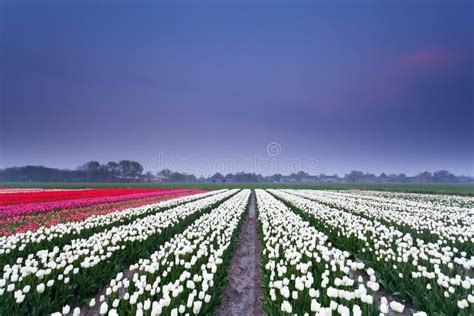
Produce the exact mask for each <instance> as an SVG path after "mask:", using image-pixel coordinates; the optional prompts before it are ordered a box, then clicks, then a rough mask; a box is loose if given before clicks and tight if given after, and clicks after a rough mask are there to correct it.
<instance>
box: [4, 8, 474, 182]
mask: <svg viewBox="0 0 474 316" xmlns="http://www.w3.org/2000/svg"><path fill="white" fill-rule="evenodd" d="M133 3H134V4H132V2H125V1H120V2H118V1H114V2H112V1H102V2H97V3H96V2H84V1H60V2H53V1H34V2H24V1H11V2H5V1H2V2H1V3H0V14H1V15H0V80H1V81H0V168H2V167H8V166H14V165H26V164H34V165H37V164H42V165H46V166H51V167H61V168H75V167H77V166H78V165H80V164H82V163H84V162H86V161H88V160H92V159H94V160H98V161H100V162H102V163H106V162H107V161H109V160H121V159H133V160H137V161H139V162H141V163H142V164H143V165H144V166H145V169H147V170H153V171H156V170H157V169H161V168H162V167H170V168H172V169H176V170H181V171H188V172H195V173H197V174H209V173H212V172H214V171H221V172H235V171H239V170H240V169H244V170H245V171H257V172H261V173H264V174H266V173H273V172H283V173H287V172H285V171H288V170H286V169H285V168H283V167H282V166H284V165H285V163H286V162H288V161H290V162H291V163H293V164H296V165H294V166H293V167H292V170H289V171H295V170H293V169H294V168H297V167H301V169H306V171H309V172H311V173H320V172H324V173H338V174H341V175H342V174H344V173H346V172H349V171H350V170H353V169H358V170H362V171H369V172H374V173H380V172H382V171H384V172H388V173H391V172H397V173H399V172H405V173H407V174H414V173H416V172H419V171H423V170H430V171H435V170H439V169H448V170H450V171H452V172H454V173H456V174H470V175H473V174H474V123H473V122H474V57H473V56H474V31H473V30H474V22H473V21H474V13H473V12H474V8H473V3H474V2H472V1H465V2H461V1H415V2H411V4H410V3H408V2H402V1H381V2H378V1H367V2H358V3H357V4H355V3H354V2H349V1H347V2H342V1H336V2H331V1H321V2H316V1H315V2H299V3H297V4H295V3H293V2H290V1H288V2H284V1H277V2H272V1H260V2H250V1H245V2H230V3H227V4H225V5H223V4H217V2H214V3H213V2H206V3H205V4H199V5H198V4H196V3H195V2H188V3H187V2H183V1H180V2H178V4H174V5H172V4H170V3H171V2H168V3H166V2H160V3H158V2H151V1H149V2H139V3H138V4H137V2H133ZM270 142H278V143H279V144H280V146H281V153H280V154H279V155H277V156H269V155H268V154H267V152H266V149H267V145H268V144H269V143H270ZM256 156H257V157H258V159H266V160H265V161H263V164H264V165H265V167H264V168H263V169H262V167H261V166H260V167H258V168H256V166H255V165H256V164H255V163H254V162H255V157H256ZM249 159H251V160H252V161H253V162H252V163H248V162H247V160H249ZM308 162H309V164H308ZM282 169H285V170H282Z"/></svg>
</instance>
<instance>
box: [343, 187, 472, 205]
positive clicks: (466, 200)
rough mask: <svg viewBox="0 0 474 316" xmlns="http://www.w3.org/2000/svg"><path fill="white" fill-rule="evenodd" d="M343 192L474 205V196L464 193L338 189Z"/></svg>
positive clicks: (386, 197)
mask: <svg viewBox="0 0 474 316" xmlns="http://www.w3.org/2000/svg"><path fill="white" fill-rule="evenodd" d="M338 193H343V194H357V196H359V197H365V198H369V199H380V198H384V199H386V200H389V201H390V200H391V199H403V200H405V201H407V202H420V203H422V204H426V203H431V204H433V205H434V206H448V207H452V206H457V207H465V208H471V209H472V208H473V207H474V197H472V196H462V195H435V194H420V193H401V192H386V191H338Z"/></svg>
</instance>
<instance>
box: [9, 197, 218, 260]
mask: <svg viewBox="0 0 474 316" xmlns="http://www.w3.org/2000/svg"><path fill="white" fill-rule="evenodd" d="M223 192H224V191H211V192H206V193H202V194H197V195H188V196H184V197H182V198H178V199H173V200H167V201H163V202H159V203H156V204H151V205H145V206H142V207H137V208H128V209H125V210H123V211H120V212H114V213H109V214H106V215H102V216H91V217H88V218H87V219H85V220H84V221H78V222H66V223H62V224H58V225H55V226H52V227H47V226H45V227H42V228H40V229H38V230H37V231H35V232H27V233H19V234H15V235H11V236H3V237H0V269H1V268H3V267H4V266H5V265H6V264H9V263H10V264H11V263H14V262H15V261H16V260H17V258H19V257H22V256H25V255H27V254H30V253H34V252H36V251H39V250H45V249H46V250H51V249H52V248H53V247H62V246H64V245H66V244H68V243H69V242H71V241H72V240H73V239H77V238H82V239H84V238H88V237H90V236H92V235H94V234H96V233H99V232H102V231H105V230H107V229H110V228H112V227H118V226H121V225H125V224H129V223H132V222H134V221H136V220H139V219H142V218H144V217H147V216H149V215H152V214H156V213H158V212H162V211H164V210H166V209H169V208H172V207H176V206H178V205H181V204H184V203H187V202H190V201H195V200H198V199H201V198H205V197H209V196H217V194H220V193H223ZM224 194H227V193H224Z"/></svg>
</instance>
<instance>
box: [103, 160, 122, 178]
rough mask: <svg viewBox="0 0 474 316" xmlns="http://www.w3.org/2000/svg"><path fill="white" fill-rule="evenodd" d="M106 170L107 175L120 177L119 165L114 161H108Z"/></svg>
mask: <svg viewBox="0 0 474 316" xmlns="http://www.w3.org/2000/svg"><path fill="white" fill-rule="evenodd" d="M106 168H107V172H108V173H109V175H112V176H118V175H120V165H119V164H118V163H116V162H115V161H109V162H108V163H107V166H106Z"/></svg>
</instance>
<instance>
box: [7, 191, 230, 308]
mask: <svg viewBox="0 0 474 316" xmlns="http://www.w3.org/2000/svg"><path fill="white" fill-rule="evenodd" d="M237 191H238V190H228V191H224V192H221V193H218V194H213V195H210V196H208V197H205V198H202V199H198V200H196V201H192V202H190V203H186V204H182V205H178V206H177V207H174V208H170V209H166V210H164V211H162V212H158V213H153V214H152V215H149V216H146V217H144V218H142V219H139V220H137V221H134V222H132V223H129V224H126V225H121V226H120V225H119V226H113V227H112V228H110V229H107V230H105V231H101V232H99V233H96V234H94V235H92V236H90V237H88V238H79V239H73V240H72V241H71V242H70V243H68V244H66V245H65V246H63V247H62V248H59V247H54V248H53V249H45V250H41V251H38V252H36V253H30V254H28V255H27V256H26V258H18V259H17V261H16V263H15V264H13V265H5V266H4V268H3V271H2V274H1V276H0V305H3V307H0V308H4V309H5V311H9V310H15V309H17V308H20V309H21V307H22V306H21V305H22V304H24V301H25V300H26V301H27V302H28V304H27V305H28V306H29V307H31V306H33V305H34V302H33V301H36V300H37V301H38V302H41V303H42V304H45V305H49V306H42V310H43V309H45V310H48V308H50V307H51V305H53V306H54V304H55V303H56V304H57V303H58V302H60V300H59V298H62V299H64V300H65V301H69V300H74V299H75V298H74V297H62V296H61V295H62V294H63V293H62V291H64V292H67V291H66V290H69V291H70V292H71V293H76V292H77V291H84V289H81V286H82V285H83V284H84V283H86V282H88V281H89V280H88V279H87V278H84V279H83V276H85V275H91V274H95V273H100V270H99V271H96V270H94V268H95V267H96V266H99V264H102V265H103V264H105V263H107V262H109V264H111V265H112V266H113V265H114V264H120V261H119V262H115V261H114V258H116V257H117V256H121V257H120V258H123V256H126V255H128V254H129V253H130V252H131V251H133V252H136V251H137V249H136V248H134V246H137V244H138V246H140V245H141V244H144V243H146V242H148V239H149V238H157V236H160V235H161V234H163V233H166V231H167V229H169V228H175V227H176V226H178V225H180V224H181V222H182V221H183V220H185V219H186V218H188V217H190V216H192V215H193V214H198V213H199V212H201V211H203V210H206V209H207V208H209V207H210V206H212V205H214V204H216V203H218V202H219V201H222V200H223V199H226V198H228V197H230V196H232V195H233V194H235V193H236V192H237ZM116 255H117V256H116ZM88 270H89V272H87V271H88ZM100 277H101V276H100V275H98V276H97V279H98V280H100ZM99 283H100V282H99ZM74 286H75V287H77V288H78V289H76V288H74ZM69 294H70V293H69ZM64 295H66V294H64ZM30 297H31V299H30ZM17 305H19V306H17Z"/></svg>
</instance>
